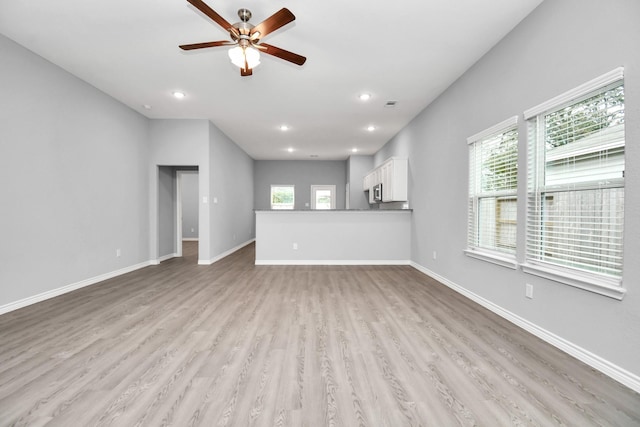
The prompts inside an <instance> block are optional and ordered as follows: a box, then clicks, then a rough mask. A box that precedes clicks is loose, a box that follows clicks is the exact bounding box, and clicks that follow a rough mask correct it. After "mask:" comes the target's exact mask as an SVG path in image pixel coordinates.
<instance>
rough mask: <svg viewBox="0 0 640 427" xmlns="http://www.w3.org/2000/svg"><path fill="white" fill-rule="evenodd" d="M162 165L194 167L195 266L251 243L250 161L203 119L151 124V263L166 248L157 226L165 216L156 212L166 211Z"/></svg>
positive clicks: (157, 121) (162, 121) (161, 231)
mask: <svg viewBox="0 0 640 427" xmlns="http://www.w3.org/2000/svg"><path fill="white" fill-rule="evenodd" d="M162 166H171V167H173V169H174V170H176V169H183V168H184V167H185V166H197V167H198V202H199V212H198V213H199V221H198V223H199V231H200V233H199V240H198V262H199V263H202V264H208V263H210V262H212V261H213V260H215V259H217V258H218V256H219V255H220V254H223V253H225V252H227V251H229V250H230V249H232V248H235V247H236V246H238V245H240V244H242V243H246V242H248V241H250V240H251V239H253V238H254V236H255V233H254V218H253V159H252V158H251V157H249V156H248V155H247V154H246V153H245V152H244V151H242V150H241V149H240V148H239V147H238V146H237V145H236V144H235V143H234V142H232V141H231V140H230V139H229V138H228V137H227V136H226V135H225V134H224V133H222V132H221V131H220V130H219V129H218V128H217V127H216V126H215V125H213V124H212V123H211V122H209V121H208V120H185V119H168V120H152V121H151V149H150V175H149V179H150V182H151V184H150V188H151V194H150V199H151V202H150V207H151V209H150V215H149V221H150V224H151V239H150V241H151V243H150V247H151V253H152V259H158V258H159V257H162V256H163V255H167V254H163V253H161V252H158V250H159V248H163V250H164V248H166V245H167V243H166V242H164V240H165V239H166V233H165V231H166V230H167V228H164V227H166V225H164V224H162V223H159V222H158V220H159V219H160V218H164V216H165V214H163V213H162V212H161V211H159V209H161V208H163V209H166V205H165V204H160V202H161V200H160V198H159V192H160V191H161V187H160V183H159V170H161V167H162ZM161 227H162V228H161ZM173 241H174V242H175V233H174V238H173ZM154 251H155V252H154Z"/></svg>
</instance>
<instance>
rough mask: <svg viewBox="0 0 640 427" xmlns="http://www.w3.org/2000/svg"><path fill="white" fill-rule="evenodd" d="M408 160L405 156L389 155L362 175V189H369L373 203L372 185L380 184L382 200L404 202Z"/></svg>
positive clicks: (406, 187)
mask: <svg viewBox="0 0 640 427" xmlns="http://www.w3.org/2000/svg"><path fill="white" fill-rule="evenodd" d="M408 165H409V162H408V160H407V159H406V158H399V157H391V158H390V159H388V160H386V161H385V162H384V163H382V164H381V165H380V166H378V167H377V168H375V169H374V170H372V171H371V172H369V173H368V174H367V175H366V176H365V177H364V185H363V187H364V190H365V191H367V190H369V202H370V203H373V187H374V186H376V185H378V184H382V201H383V202H406V201H407V196H408V187H409V185H408V181H409V179H408V177H409V167H408Z"/></svg>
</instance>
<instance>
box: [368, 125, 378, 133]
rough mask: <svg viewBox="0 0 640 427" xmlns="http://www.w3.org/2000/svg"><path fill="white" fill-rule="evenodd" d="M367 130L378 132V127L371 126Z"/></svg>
mask: <svg viewBox="0 0 640 427" xmlns="http://www.w3.org/2000/svg"><path fill="white" fill-rule="evenodd" d="M367 130H368V131H369V132H373V131H374V130H376V127H375V126H374V125H369V126H367Z"/></svg>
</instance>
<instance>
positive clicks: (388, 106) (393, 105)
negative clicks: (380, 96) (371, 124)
mask: <svg viewBox="0 0 640 427" xmlns="http://www.w3.org/2000/svg"><path fill="white" fill-rule="evenodd" d="M397 103H398V101H387V103H386V104H384V106H385V108H393V107H395V106H396V104H397Z"/></svg>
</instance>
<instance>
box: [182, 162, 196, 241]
mask: <svg viewBox="0 0 640 427" xmlns="http://www.w3.org/2000/svg"><path fill="white" fill-rule="evenodd" d="M180 176H181V178H180V181H181V183H180V193H181V195H182V239H183V240H184V239H190V240H194V239H197V238H198V171H197V170H195V171H180Z"/></svg>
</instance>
